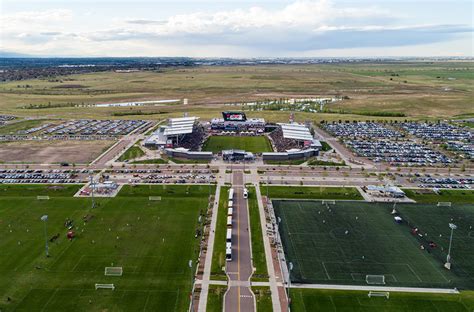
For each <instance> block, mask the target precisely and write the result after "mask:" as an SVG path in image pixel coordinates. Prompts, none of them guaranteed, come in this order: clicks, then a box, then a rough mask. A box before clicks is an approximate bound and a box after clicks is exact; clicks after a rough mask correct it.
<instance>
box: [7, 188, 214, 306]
mask: <svg viewBox="0 0 474 312" xmlns="http://www.w3.org/2000/svg"><path fill="white" fill-rule="evenodd" d="M20 189H21V187H13V188H12V187H8V188H6V187H3V186H1V187H0V237H1V238H2V239H1V240H0V276H1V278H0V298H1V301H0V310H2V311H12V310H14V311H158V310H161V309H163V308H164V307H166V310H167V311H184V310H186V309H187V307H188V305H189V294H190V290H191V277H192V275H193V273H194V270H195V264H196V261H195V260H196V259H197V253H198V251H199V239H196V238H195V233H196V230H197V229H198V228H199V226H200V225H199V222H198V217H199V215H200V213H203V212H204V211H205V210H206V208H207V205H208V192H209V187H208V186H137V187H130V186H125V187H124V188H123V189H122V190H121V192H120V194H119V196H118V197H116V198H112V199H96V201H97V203H98V206H97V207H96V208H94V209H91V208H90V199H80V198H72V197H71V196H72V194H73V193H74V191H75V189H72V188H71V187H70V186H68V187H66V188H65V189H64V190H58V191H51V190H49V191H48V193H49V196H50V199H49V200H37V199H36V195H37V194H40V195H43V194H44V193H45V187H33V188H31V187H25V189H26V190H25V191H23V192H22V193H21V194H20V193H19V191H20ZM76 189H77V188H76ZM213 189H214V188H212V189H211V191H213ZM150 195H154V196H161V201H149V198H148V196H150ZM44 214H47V215H48V221H47V238H48V240H49V239H52V238H53V236H56V235H57V234H59V236H58V238H57V239H56V240H53V241H51V242H48V244H49V252H50V257H49V258H46V257H45V236H44V232H43V231H44V228H43V225H44V224H43V222H42V221H41V220H40V217H41V216H42V215H44ZM67 218H69V219H71V220H73V221H74V231H75V233H76V238H74V239H73V240H72V241H69V240H68V239H67V238H66V233H67V231H68V229H67V228H66V227H65V221H66V219H67ZM190 259H193V260H194V267H193V269H190V268H189V267H188V261H189V260H190ZM108 266H113V267H122V268H123V275H122V276H104V268H105V267H108ZM96 283H113V284H114V286H115V290H109V289H99V290H95V284H96ZM7 298H10V300H7Z"/></svg>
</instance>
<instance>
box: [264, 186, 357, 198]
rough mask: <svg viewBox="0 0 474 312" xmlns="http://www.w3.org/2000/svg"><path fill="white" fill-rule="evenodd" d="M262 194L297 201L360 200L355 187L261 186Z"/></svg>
mask: <svg viewBox="0 0 474 312" xmlns="http://www.w3.org/2000/svg"><path fill="white" fill-rule="evenodd" d="M261 190H262V193H264V194H266V193H268V196H269V197H270V198H295V199H296V198H298V199H344V200H362V199H364V198H363V197H362V195H360V193H359V191H358V190H357V189H356V188H355V187H324V186H267V185H262V186H261Z"/></svg>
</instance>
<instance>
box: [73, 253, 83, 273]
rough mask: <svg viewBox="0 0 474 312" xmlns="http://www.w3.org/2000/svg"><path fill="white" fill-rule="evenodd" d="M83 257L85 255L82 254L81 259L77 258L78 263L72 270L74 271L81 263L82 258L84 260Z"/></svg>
mask: <svg viewBox="0 0 474 312" xmlns="http://www.w3.org/2000/svg"><path fill="white" fill-rule="evenodd" d="M83 257H84V255H81V256H80V257H79V260H77V263H76V265H75V266H74V267H73V268H72V270H71V272H74V270H75V269H76V267H77V266H78V265H79V263H80V262H81V260H82V258H83Z"/></svg>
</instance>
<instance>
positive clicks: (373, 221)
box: [273, 200, 474, 289]
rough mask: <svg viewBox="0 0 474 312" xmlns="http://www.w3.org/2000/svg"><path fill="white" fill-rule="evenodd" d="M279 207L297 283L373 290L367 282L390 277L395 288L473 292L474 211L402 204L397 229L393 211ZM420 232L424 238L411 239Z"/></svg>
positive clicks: (361, 206)
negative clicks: (449, 266)
mask: <svg viewBox="0 0 474 312" xmlns="http://www.w3.org/2000/svg"><path fill="white" fill-rule="evenodd" d="M273 205H274V208H275V213H276V215H277V216H278V217H279V218H280V219H281V223H280V226H279V230H280V234H281V237H282V242H283V245H284V249H285V255H286V257H287V261H289V262H292V263H293V264H294V269H293V271H292V274H291V278H292V280H293V281H295V282H303V283H329V284H359V285H367V282H366V275H384V276H385V283H386V285H392V286H413V287H421V286H424V287H437V288H442V287H449V288H453V287H457V288H460V289H466V288H467V289H472V288H473V287H474V279H473V278H472V277H473V274H474V266H473V263H474V249H473V246H474V245H473V244H472V237H471V236H472V230H471V229H470V227H471V226H473V225H474V209H473V208H474V206H472V205H470V206H456V207H452V208H448V207H435V206H432V205H418V204H416V205H415V204H404V205H403V204H399V205H397V209H398V210H399V211H401V213H400V214H401V216H402V219H403V220H404V221H403V222H402V223H401V224H398V223H396V222H394V219H393V215H391V211H392V204H381V203H365V202H350V201H343V202H342V201H339V202H336V205H323V204H322V203H321V202H320V201H296V200H288V201H278V200H276V201H275V200H274V201H273ZM443 209H444V210H443ZM426 216H430V217H429V218H427V217H426ZM450 220H455V221H450ZM449 222H456V223H457V224H458V230H456V232H455V234H456V235H455V240H454V244H455V245H454V246H456V249H453V252H452V258H453V267H452V270H451V271H448V270H446V269H444V268H443V264H444V262H445V259H446V254H447V249H448V241H447V240H448V238H449V231H450V230H449V227H448V223H449ZM414 227H417V228H418V229H419V231H420V234H421V237H419V236H418V235H413V234H412V233H411V229H412V228H414ZM430 242H435V243H436V245H437V246H436V247H430V246H429V243H430ZM421 245H423V246H424V249H421V248H420V246H421Z"/></svg>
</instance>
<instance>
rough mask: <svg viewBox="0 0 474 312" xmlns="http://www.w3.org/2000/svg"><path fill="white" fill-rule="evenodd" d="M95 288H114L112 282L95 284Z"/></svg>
mask: <svg viewBox="0 0 474 312" xmlns="http://www.w3.org/2000/svg"><path fill="white" fill-rule="evenodd" d="M97 289H112V290H114V289H115V286H114V284H95V290H97Z"/></svg>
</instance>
